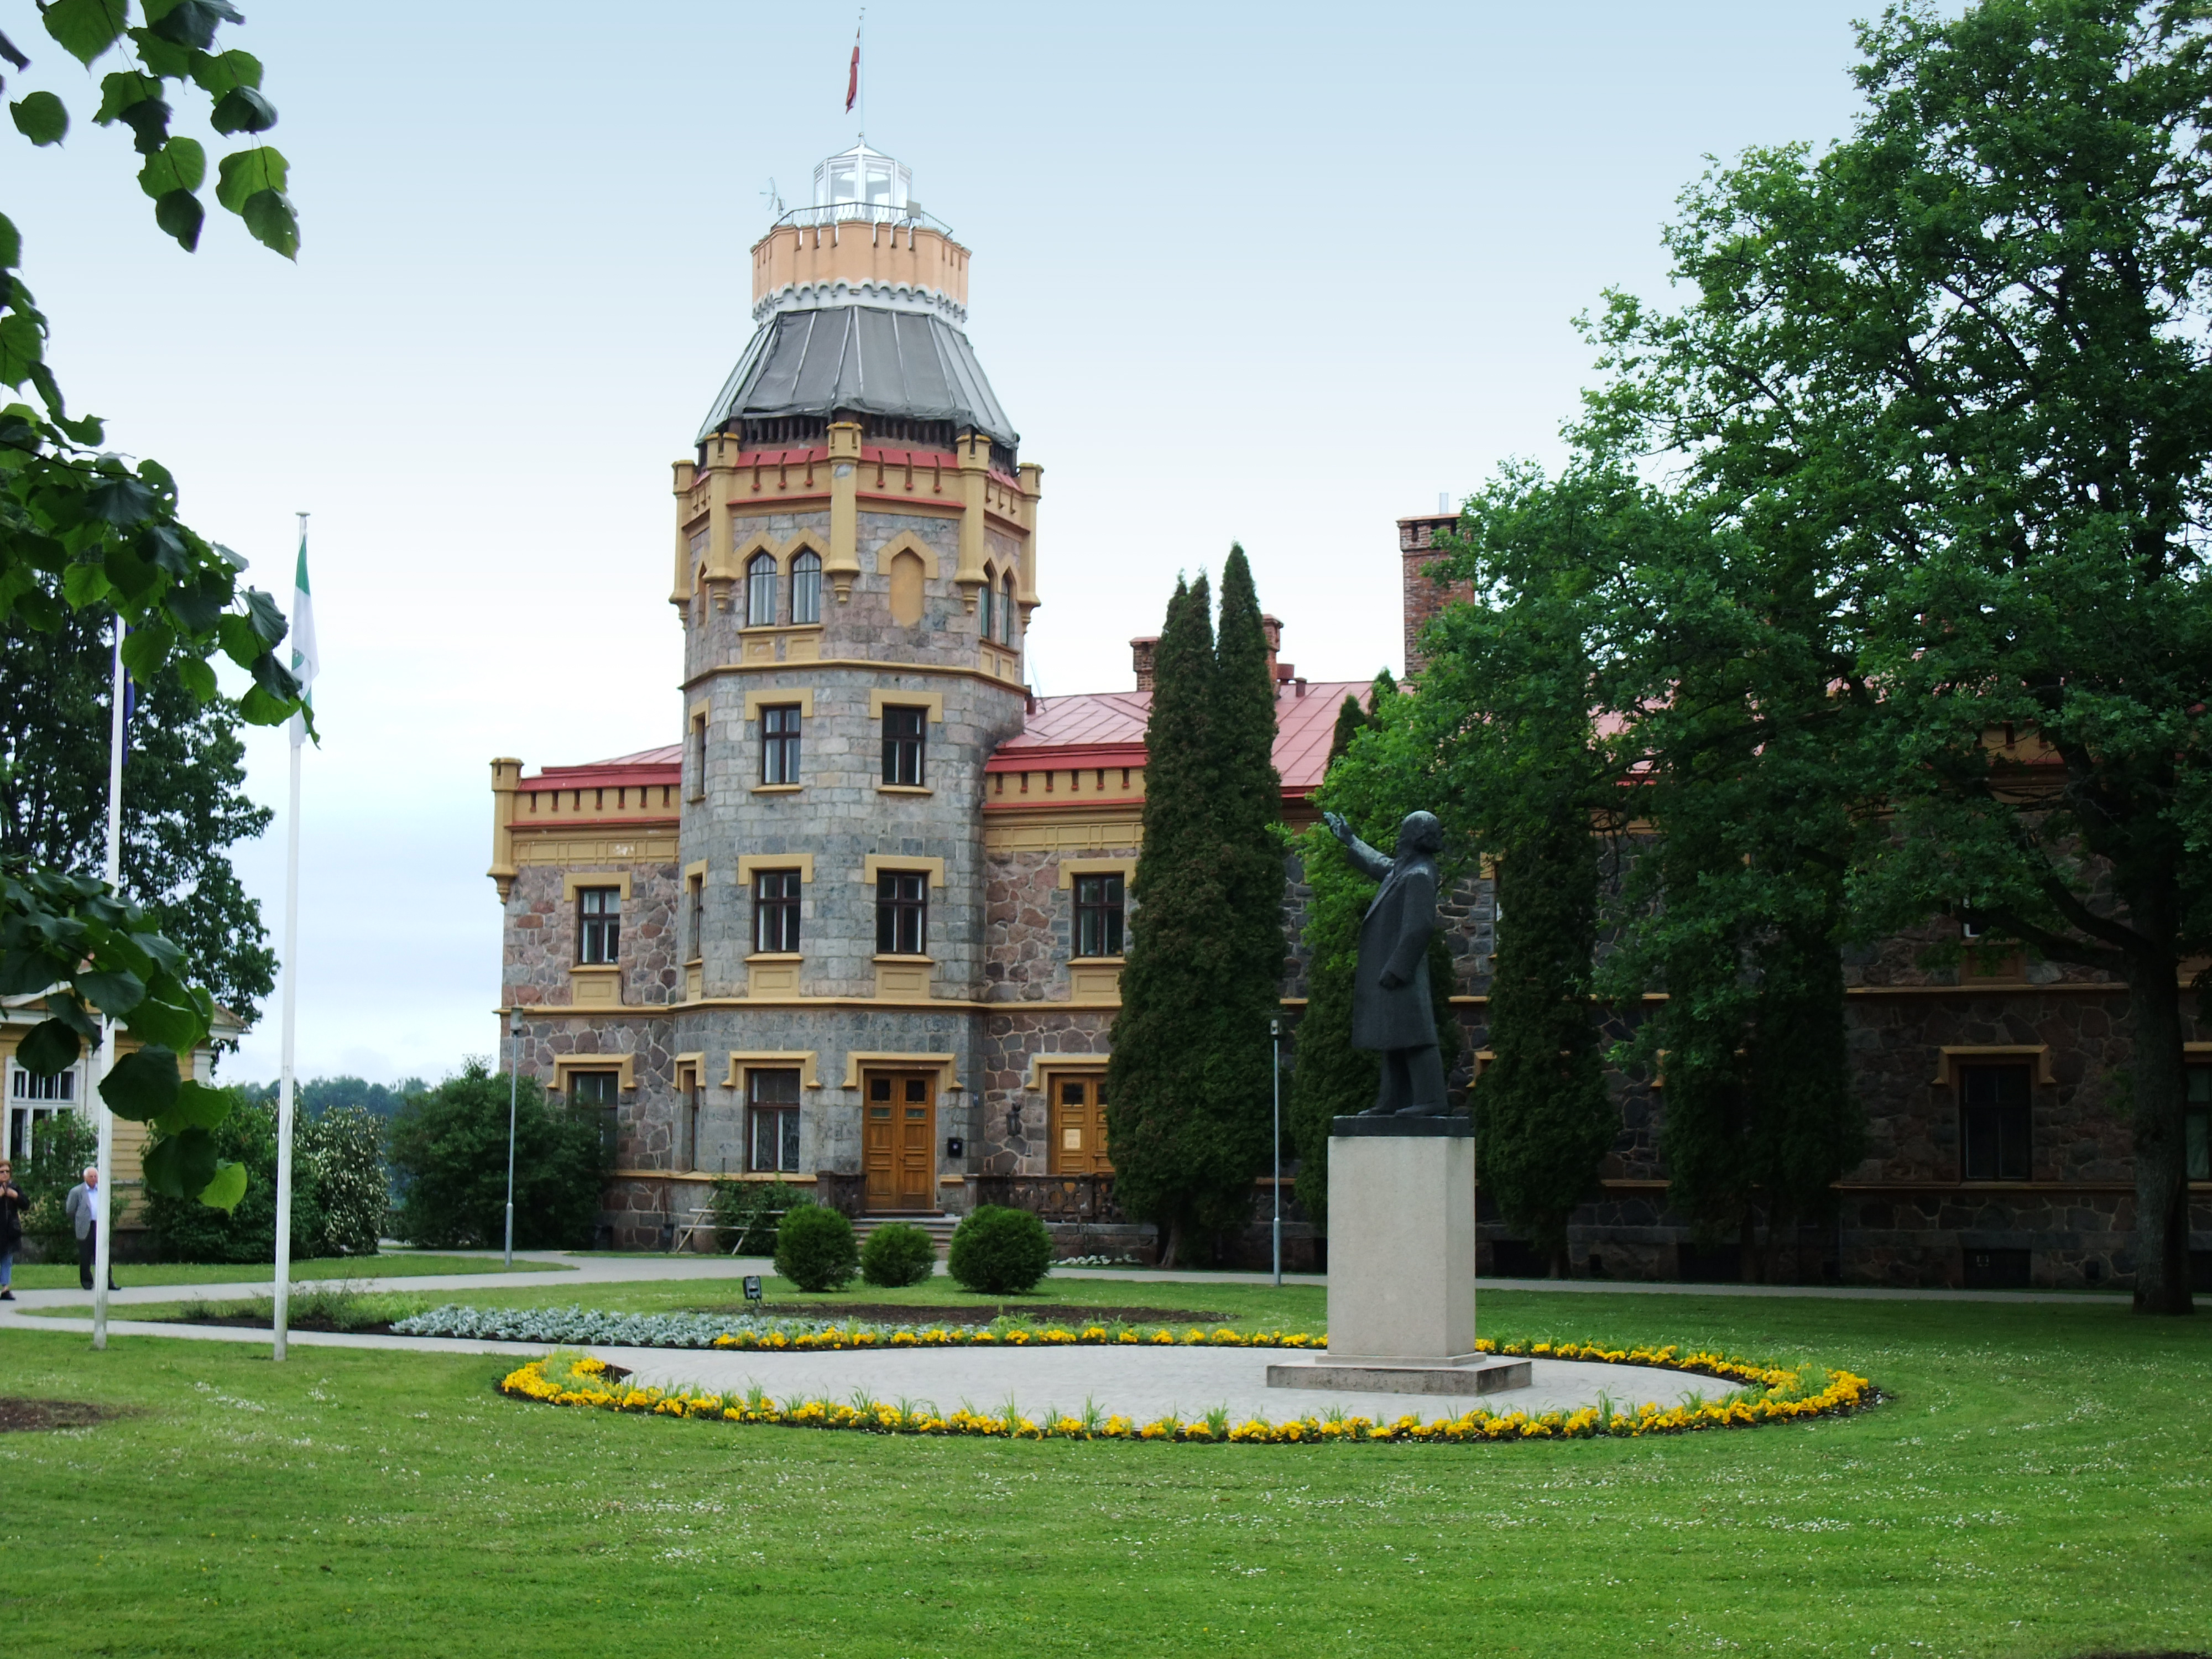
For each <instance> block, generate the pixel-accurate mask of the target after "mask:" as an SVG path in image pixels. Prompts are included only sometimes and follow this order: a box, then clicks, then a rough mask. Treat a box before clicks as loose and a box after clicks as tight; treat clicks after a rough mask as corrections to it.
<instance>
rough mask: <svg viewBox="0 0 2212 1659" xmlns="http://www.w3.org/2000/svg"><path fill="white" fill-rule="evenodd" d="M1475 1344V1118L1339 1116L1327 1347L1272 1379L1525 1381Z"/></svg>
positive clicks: (1419, 1384)
mask: <svg viewBox="0 0 2212 1659" xmlns="http://www.w3.org/2000/svg"><path fill="white" fill-rule="evenodd" d="M1528 1374H1529V1367H1528V1361H1527V1360H1525V1359H1520V1360H1515V1359H1500V1358H1495V1357H1493V1356H1491V1355H1486V1354H1478V1353H1477V1352H1474V1121H1473V1120H1472V1119H1469V1118H1465V1117H1340V1118H1338V1119H1337V1120H1336V1121H1335V1122H1334V1124H1333V1125H1332V1126H1331V1127H1330V1133H1329V1140H1328V1357H1327V1358H1316V1359H1312V1360H1306V1361H1297V1362H1291V1363H1289V1364H1280V1365H1270V1366H1269V1367H1268V1368H1267V1386H1268V1387H1270V1388H1276V1389H1349V1390H1354V1391H1358V1392H1365V1393H1386V1394H1427V1395H1437V1394H1456V1395H1472V1394H1494V1393H1496V1392H1498V1390H1500V1389H1517V1388H1525V1387H1527V1386H1528Z"/></svg>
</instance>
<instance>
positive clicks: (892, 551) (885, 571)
mask: <svg viewBox="0 0 2212 1659" xmlns="http://www.w3.org/2000/svg"><path fill="white" fill-rule="evenodd" d="M952 516H954V515H953V514H952V513H946V514H945V517H947V518H951V517H952ZM902 553H911V554H913V555H914V556H915V557H916V558H917V559H920V560H921V563H922V580H925V581H935V580H939V578H940V577H941V576H942V575H943V574H944V569H943V561H944V558H945V556H944V555H943V554H942V553H940V552H939V551H938V550H936V549H935V548H933V547H932V546H931V545H930V544H928V543H927V542H926V541H924V540H922V538H921V537H919V536H917V535H915V533H914V532H912V531H911V530H902V531H900V532H898V534H897V535H896V536H893V537H892V538H890V540H888V541H886V542H884V543H883V544H881V545H879V546H878V548H877V549H876V550H875V552H874V553H873V554H872V557H873V558H874V560H875V562H876V574H878V576H888V575H890V574H891V561H892V560H893V559H895V558H896V557H898V556H899V555H900V554H902Z"/></svg>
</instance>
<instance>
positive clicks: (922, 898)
mask: <svg viewBox="0 0 2212 1659" xmlns="http://www.w3.org/2000/svg"><path fill="white" fill-rule="evenodd" d="M928 939H929V877H928V875H927V873H926V872H922V871H919V870H914V871H908V870H886V871H884V872H883V873H882V874H881V875H879V876H878V877H877V878H876V951H877V954H878V955H879V956H892V957H918V956H920V955H921V954H922V951H923V950H924V948H925V946H926V945H927V942H928Z"/></svg>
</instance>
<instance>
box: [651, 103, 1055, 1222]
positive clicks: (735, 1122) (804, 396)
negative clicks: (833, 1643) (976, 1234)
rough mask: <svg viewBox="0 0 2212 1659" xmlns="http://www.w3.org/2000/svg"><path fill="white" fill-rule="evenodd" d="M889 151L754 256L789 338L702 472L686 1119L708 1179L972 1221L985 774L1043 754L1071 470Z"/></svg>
mask: <svg viewBox="0 0 2212 1659" xmlns="http://www.w3.org/2000/svg"><path fill="white" fill-rule="evenodd" d="M909 177H910V175H909V173H908V169H907V168H905V167H903V166H902V165H901V164H899V163H898V162H896V161H894V160H892V159H891V158H890V157H889V156H887V155H882V154H880V153H879V152H877V151H874V150H871V149H867V148H866V146H865V145H856V146H855V147H854V149H850V150H848V151H846V152H844V153H843V154H842V155H834V156H831V157H829V158H828V159H827V160H825V161H823V163H822V164H821V166H820V167H817V169H816V174H815V179H816V189H815V198H816V199H815V201H814V203H813V204H812V205H811V206H808V207H802V208H797V209H793V210H791V211H789V212H787V213H785V214H783V215H782V216H781V217H780V218H778V219H777V220H776V221H775V223H774V224H773V225H772V226H770V227H769V230H768V232H767V234H764V235H763V236H762V237H761V239H760V240H758V241H757V243H756V244H755V245H754V246H753V249H752V256H751V258H752V297H753V315H754V319H755V321H756V322H757V325H758V326H757V331H756V333H755V334H754V336H753V337H752V340H751V342H750V343H749V344H748V345H747V346H746V348H745V350H744V355H743V356H742V357H740V358H739V360H738V365H737V367H736V368H735V369H733V370H732V373H731V374H730V376H729V379H728V380H727V381H726V383H725V384H724V386H723V387H722V389H721V391H720V392H719V393H718V394H717V395H716V397H715V398H714V404H713V406H712V408H711V409H710V410H708V415H707V418H706V420H705V422H704V423H703V424H702V427H701V428H700V430H699V433H698V435H697V437H696V449H695V453H693V454H692V455H691V456H690V458H688V459H684V460H682V461H679V462H678V463H677V464H676V468H675V473H676V477H675V494H676V509H677V510H676V520H677V522H676V538H675V580H674V586H673V589H672V592H671V599H672V601H673V603H674V605H675V606H676V609H677V612H678V617H679V618H680V620H681V622H682V624H683V628H684V732H685V733H686V741H685V744H684V759H683V771H682V797H683V804H682V811H681V820H680V829H679V854H678V856H679V860H680V862H681V866H682V872H683V879H684V905H683V912H682V915H681V918H680V920H679V924H678V933H679V936H680V947H679V948H680V950H681V951H682V954H683V957H684V967H683V974H684V982H683V986H682V989H681V992H680V994H679V999H678V1003H677V1006H676V1008H675V1009H674V1011H673V1012H674V1018H675V1021H676V1026H675V1030H674V1032H673V1034H672V1035H673V1037H674V1042H673V1045H672V1046H673V1050H674V1054H675V1058H676V1063H677V1072H678V1075H677V1077H676V1079H675V1083H676V1093H677V1097H678V1098H677V1099H676V1101H674V1102H673V1103H671V1104H672V1106H673V1108H674V1109H675V1111H676V1112H677V1113H678V1115H681V1116H682V1117H684V1119H685V1120H686V1121H685V1122H684V1124H683V1125H682V1126H681V1127H679V1128H678V1132H677V1133H676V1134H675V1136H674V1139H676V1140H677V1141H678V1142H679V1143H681V1142H685V1141H689V1142H690V1152H691V1161H692V1164H693V1165H694V1167H696V1168H698V1169H702V1170H727V1171H728V1172H729V1173H731V1174H733V1175H736V1174H743V1175H746V1176H757V1177H760V1178H763V1179H767V1178H774V1177H775V1176H785V1177H790V1176H798V1177H799V1178H801V1179H806V1178H818V1179H820V1180H822V1181H823V1182H829V1183H831V1184H832V1185H837V1184H840V1183H845V1182H849V1183H851V1188H850V1190H848V1191H846V1192H844V1193H842V1194H833V1193H825V1194H823V1196H824V1197H837V1198H841V1199H842V1200H845V1201H848V1202H850V1203H857V1204H859V1205H860V1206H862V1207H865V1208H867V1209H870V1210H874V1211H883V1212H934V1211H937V1210H939V1209H940V1208H943V1207H954V1208H957V1207H959V1203H960V1198H959V1193H960V1189H961V1188H963V1183H964V1182H965V1180H966V1178H967V1176H969V1174H970V1173H971V1165H972V1159H971V1158H970V1157H969V1154H968V1152H967V1151H966V1148H967V1146H969V1144H971V1143H972V1142H973V1141H974V1139H975V1124H974V1123H973V1122H972V1121H971V1119H972V1116H973V1111H974V1099H975V1097H974V1095H973V1092H972V1090H973V1087H974V1085H973V1083H972V1081H971V1079H973V1077H974V1073H975V1063H976V1045H977V1038H978V1036H979V1032H978V1030H977V1029H976V1027H977V1022H978V1021H979V1020H980V1018H981V1010H982V1001H981V998H982V983H983V978H984V962H983V943H984V927H983V914H982V912H983V893H982V870H981V846H982V836H981V800H982V783H983V769H984V763H986V762H987V760H988V759H989V758H990V756H991V754H992V751H993V750H994V749H995V748H996V747H997V745H998V744H1000V743H1001V742H1003V741H1004V740H1005V739H1006V738H1009V737H1011V736H1012V735H1014V734H1015V733H1016V732H1018V731H1020V729H1021V727H1022V723H1023V717H1024V709H1025V707H1026V703H1027V693H1026V691H1025V689H1024V673H1023V664H1022V653H1023V648H1024V637H1025V635H1026V633H1027V629H1028V621H1029V617H1030V612H1031V611H1032V610H1033V609H1034V608H1035V606H1036V604H1037V592H1036V507H1037V499H1038V493H1039V490H1038V480H1039V477H1040V471H1041V470H1040V469H1039V468H1038V467H1037V466H1036V465H1034V464H1033V463H1027V462H1024V461H1023V460H1022V459H1020V454H1019V446H1020V438H1019V435H1018V433H1017V432H1016V431H1015V429H1014V428H1013V426H1012V423H1011V422H1009V421H1008V420H1007V418H1006V414H1005V411H1004V410H1001V409H1000V406H999V403H998V399H997V398H996V397H995V395H994V393H993V392H992V390H991V386H990V383H989V381H988V380H987V378H986V377H985V375H984V374H983V370H982V367H981V364H980V363H979V362H977V361H976V357H975V350H974V348H973V347H972V346H971V345H970V344H969V340H968V337H967V335H966V333H965V331H964V325H965V323H966V320H967V301H968V260H969V251H968V250H967V249H966V248H965V247H963V246H961V244H960V243H958V242H957V241H956V240H953V238H952V235H951V231H950V229H949V228H947V227H945V225H943V224H941V223H939V222H938V221H937V220H935V219H933V218H932V217H931V216H928V215H927V214H925V213H923V212H922V211H921V210H920V208H919V207H917V206H916V205H915V202H914V200H913V198H912V195H911V192H910V188H909Z"/></svg>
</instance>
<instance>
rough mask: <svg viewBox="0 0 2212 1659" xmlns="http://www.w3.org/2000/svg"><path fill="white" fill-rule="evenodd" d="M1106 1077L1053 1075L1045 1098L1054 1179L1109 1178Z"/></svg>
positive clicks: (1098, 1075)
mask: <svg viewBox="0 0 2212 1659" xmlns="http://www.w3.org/2000/svg"><path fill="white" fill-rule="evenodd" d="M1105 1085H1106V1078H1105V1074H1104V1073H1101V1072H1086V1073H1080V1074H1079V1075H1075V1076H1069V1075H1067V1074H1066V1073H1054V1074H1053V1076H1052V1078H1051V1081H1050V1085H1049V1087H1048V1091H1047V1093H1046V1098H1047V1100H1048V1101H1049V1103H1051V1107H1052V1123H1051V1131H1052V1142H1051V1160H1050V1161H1051V1164H1052V1172H1053V1174H1054V1175H1067V1176H1073V1175H1112V1174H1113V1173H1114V1161H1113V1159H1112V1158H1110V1157H1109V1156H1108V1154H1107V1149H1106V1098H1105Z"/></svg>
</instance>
